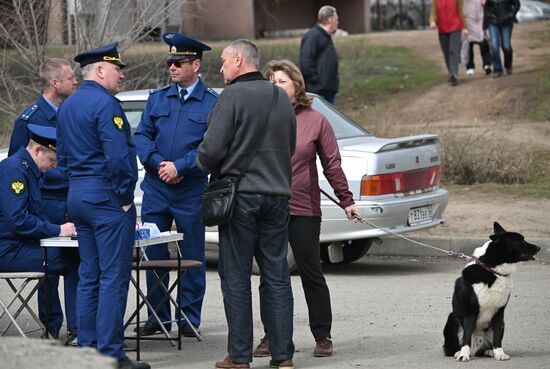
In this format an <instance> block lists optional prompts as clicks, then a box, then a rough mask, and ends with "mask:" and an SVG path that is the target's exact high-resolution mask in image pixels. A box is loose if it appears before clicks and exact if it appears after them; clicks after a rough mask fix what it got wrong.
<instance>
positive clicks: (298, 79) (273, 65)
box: [264, 59, 313, 108]
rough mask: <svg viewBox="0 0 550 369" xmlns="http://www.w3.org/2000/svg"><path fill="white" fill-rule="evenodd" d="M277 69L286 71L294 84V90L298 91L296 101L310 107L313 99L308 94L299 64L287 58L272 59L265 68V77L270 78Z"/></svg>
mask: <svg viewBox="0 0 550 369" xmlns="http://www.w3.org/2000/svg"><path fill="white" fill-rule="evenodd" d="M277 71H281V72H284V73H286V75H287V76H288V77H289V78H290V80H291V81H292V83H293V84H294V90H295V91H296V96H295V97H296V102H297V103H298V104H300V105H302V106H305V107H306V108H309V107H310V106H311V103H312V102H313V99H312V98H311V97H309V96H307V95H306V83H305V82H304V77H303V76H302V73H301V72H300V69H299V68H298V66H297V65H296V64H294V63H293V62H291V61H290V60H287V59H281V60H271V61H270V62H268V63H267V64H266V66H265V68H264V77H265V78H266V79H268V80H270V79H271V77H273V75H274V74H275V72H277Z"/></svg>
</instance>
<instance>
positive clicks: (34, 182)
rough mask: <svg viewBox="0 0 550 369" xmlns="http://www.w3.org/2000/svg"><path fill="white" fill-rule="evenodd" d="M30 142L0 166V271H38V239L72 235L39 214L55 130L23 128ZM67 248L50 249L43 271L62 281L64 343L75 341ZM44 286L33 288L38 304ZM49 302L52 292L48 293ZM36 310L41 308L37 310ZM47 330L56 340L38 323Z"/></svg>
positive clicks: (72, 273) (73, 259)
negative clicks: (26, 130) (43, 177)
mask: <svg viewBox="0 0 550 369" xmlns="http://www.w3.org/2000/svg"><path fill="white" fill-rule="evenodd" d="M28 130H29V134H30V137H31V139H30V141H29V144H28V146H27V147H26V148H20V149H19V151H17V152H16V153H15V154H13V155H12V156H10V157H8V158H7V159H4V160H3V161H2V162H1V163H0V271H2V272H43V271H44V251H43V250H42V248H41V247H40V239H41V238H48V237H56V236H72V235H74V234H75V227H74V225H73V223H65V224H61V225H58V224H52V223H50V222H49V221H48V220H47V219H46V218H45V217H43V216H41V214H42V209H41V196H40V179H41V176H42V174H44V173H45V172H46V171H47V170H48V169H51V168H55V166H56V164H57V161H56V151H55V145H56V137H55V128H52V127H45V126H38V125H34V124H29V125H28ZM67 251H70V250H66V249H61V248H52V249H51V251H50V252H49V254H48V272H49V273H52V274H58V275H63V276H64V278H65V281H66V283H65V313H66V316H67V333H68V334H67V344H72V342H73V341H74V338H75V337H76V286H77V284H78V266H79V259H78V255H76V254H75V253H74V252H67ZM43 287H44V285H42V287H41V288H40V289H39V290H38V301H39V304H41V303H43V301H44V299H43V298H42V296H43V294H44V292H45V291H44V288H43ZM48 292H49V294H50V296H51V297H50V299H49V301H53V300H54V298H55V297H56V294H57V293H58V292H57V291H48ZM41 308H42V307H41ZM43 323H44V325H45V326H46V327H48V332H49V333H50V334H51V335H52V336H53V337H54V338H58V337H59V328H58V327H55V328H54V329H52V328H51V325H50V324H48V323H50V322H43Z"/></svg>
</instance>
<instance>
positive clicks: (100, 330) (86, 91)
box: [57, 43, 150, 369]
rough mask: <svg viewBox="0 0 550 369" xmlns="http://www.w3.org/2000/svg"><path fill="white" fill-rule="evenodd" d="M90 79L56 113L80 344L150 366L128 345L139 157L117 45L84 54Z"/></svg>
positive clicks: (125, 363) (122, 363) (123, 364)
mask: <svg viewBox="0 0 550 369" xmlns="http://www.w3.org/2000/svg"><path fill="white" fill-rule="evenodd" d="M74 60H75V61H76V62H78V63H80V66H81V71H82V75H83V77H84V81H83V82H82V85H81V86H80V88H79V89H78V90H77V91H76V92H75V93H74V94H72V95H71V96H70V97H69V98H68V99H67V100H65V102H64V103H63V105H62V106H61V108H60V109H59V112H58V116H57V133H58V140H59V142H58V153H59V160H60V161H61V162H62V164H63V165H64V167H66V168H67V174H68V177H69V195H68V198H67V210H68V214H69V218H70V219H71V220H73V221H74V223H75V226H76V230H77V233H78V249H79V252H80V259H81V263H80V269H79V275H80V282H79V284H78V295H77V325H78V346H88V347H94V348H97V350H98V351H99V352H100V353H102V354H103V355H107V356H111V357H114V358H116V359H117V360H118V367H119V368H140V369H145V368H150V366H149V365H148V364H147V363H143V362H142V363H136V362H134V361H132V360H130V359H129V358H128V357H127V356H126V354H125V353H124V350H123V345H124V327H123V325H124V322H123V319H124V312H125V310H126V301H127V297H128V284H129V280H130V273H131V270H132V249H133V245H134V238H135V225H136V208H135V206H134V189H135V185H136V182H137V177H138V174H137V160H136V151H135V145H134V141H133V140H132V137H131V134H130V126H129V124H128V120H127V119H126V115H124V111H123V110H122V107H121V105H120V103H119V101H118V100H117V99H116V98H115V97H114V95H115V94H116V93H118V92H119V91H120V89H121V86H122V82H123V80H124V74H123V73H122V68H124V67H125V64H124V63H122V61H121V59H120V55H119V53H118V50H117V43H113V44H110V45H106V46H103V47H100V48H97V49H93V50H90V51H87V52H84V53H81V54H79V55H77V56H76V57H75V58H74Z"/></svg>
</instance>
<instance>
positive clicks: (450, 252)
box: [320, 188, 474, 260]
mask: <svg viewBox="0 0 550 369" xmlns="http://www.w3.org/2000/svg"><path fill="white" fill-rule="evenodd" d="M320 190H321V193H322V194H323V195H325V196H326V197H327V198H328V199H329V200H331V201H332V202H333V203H335V204H336V205H338V206H339V207H341V208H342V209H343V207H342V205H340V203H339V202H338V201H336V200H335V199H334V198H333V197H332V196H330V195H329V194H328V193H326V192H325V191H323V189H322V188H320ZM355 219H357V220H358V221H359V222H361V223H365V224H368V225H370V226H371V227H373V228H376V229H379V230H381V231H384V232H386V233H387V234H391V235H393V236H396V237H399V238H402V239H404V240H406V241H409V242H411V243H413V244H416V245H419V246H424V247H427V248H430V249H433V250H437V251H440V252H443V253H445V254H447V255H448V256H456V257H459V258H464V259H467V260H472V259H474V258H473V257H471V256H468V255H466V254H464V253H463V252H455V251H450V250H443V249H440V248H439V247H435V246H432V245H428V244H426V243H423V242H420V241H415V240H412V239H410V238H408V237H405V236H403V235H400V234H398V233H395V232H394V231H391V230H389V229H387V228H384V227H380V226H378V225H376V224H374V223H372V222H371V221H370V220H367V219H366V218H363V217H361V216H358V215H356V216H355Z"/></svg>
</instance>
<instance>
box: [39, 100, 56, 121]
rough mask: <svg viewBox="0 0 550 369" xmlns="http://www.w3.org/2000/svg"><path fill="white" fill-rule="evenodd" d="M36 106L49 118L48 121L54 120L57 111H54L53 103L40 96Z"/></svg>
mask: <svg viewBox="0 0 550 369" xmlns="http://www.w3.org/2000/svg"><path fill="white" fill-rule="evenodd" d="M36 104H37V105H38V106H39V107H40V110H42V112H44V115H45V116H46V118H48V120H52V119H54V118H55V115H56V113H57V109H54V107H53V106H52V105H51V103H50V102H49V101H48V100H46V98H45V97H44V95H40V97H39V98H38V101H37V102H36Z"/></svg>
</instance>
